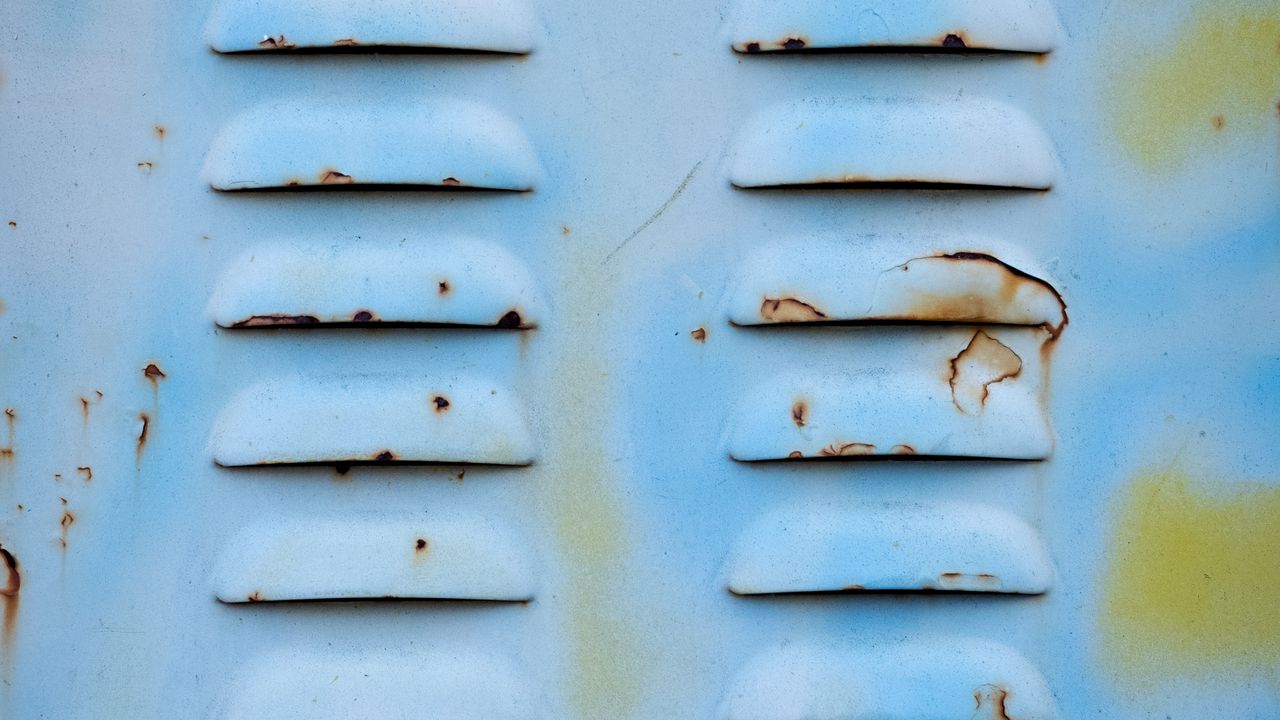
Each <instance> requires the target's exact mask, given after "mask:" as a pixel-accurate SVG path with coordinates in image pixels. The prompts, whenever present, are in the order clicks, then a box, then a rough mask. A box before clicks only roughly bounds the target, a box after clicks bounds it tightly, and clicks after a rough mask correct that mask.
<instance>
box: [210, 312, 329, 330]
mask: <svg viewBox="0 0 1280 720" xmlns="http://www.w3.org/2000/svg"><path fill="white" fill-rule="evenodd" d="M318 322H320V318H318V317H316V316H315V315H251V316H249V317H248V318H245V319H244V320H241V321H239V322H237V323H235V324H233V325H232V327H238V328H244V327H249V328H252V327H274V326H276V325H314V324H316V323H318Z"/></svg>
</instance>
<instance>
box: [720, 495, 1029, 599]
mask: <svg viewBox="0 0 1280 720" xmlns="http://www.w3.org/2000/svg"><path fill="white" fill-rule="evenodd" d="M726 573H727V576H728V579H727V583H728V587H729V590H730V591H731V592H733V593H735V594H737V595H769V594H775V593H821V592H852V593H859V592H877V591H892V590H896V591H906V592H913V591H941V592H983V593H1020V594H1027V595H1039V594H1041V593H1044V592H1045V591H1046V590H1048V589H1049V586H1050V584H1051V579H1052V577H1053V571H1052V569H1051V566H1050V563H1049V556H1048V553H1047V552H1045V549H1044V546H1043V544H1042V543H1041V542H1040V540H1039V538H1037V537H1036V533H1035V531H1033V530H1032V529H1031V528H1030V527H1028V526H1027V524H1026V523H1024V522H1022V521H1021V520H1019V519H1018V518H1016V517H1014V516H1012V515H1010V514H1009V513H1007V512H1003V511H1001V510H997V509H993V508H989V507H983V506H981V505H975V504H960V503H952V504H945V505H936V506H929V505H918V504H915V505H910V504H902V503H880V504H861V505H859V504H852V505H851V504H848V503H845V504H837V503H831V502H826V503H817V502H815V503H809V504H805V505H800V506H796V507H786V508H781V509H779V510H778V511H776V512H773V513H769V514H766V515H764V516H762V517H761V518H760V519H759V520H757V521H756V522H754V523H752V524H751V525H750V526H748V527H747V528H746V529H745V530H744V531H743V535H742V537H741V538H739V539H738V542H737V543H736V544H735V546H734V550H733V551H732V552H731V553H730V555H729V560H728V566H727V568H726Z"/></svg>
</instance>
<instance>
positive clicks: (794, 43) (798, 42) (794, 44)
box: [780, 37, 809, 50]
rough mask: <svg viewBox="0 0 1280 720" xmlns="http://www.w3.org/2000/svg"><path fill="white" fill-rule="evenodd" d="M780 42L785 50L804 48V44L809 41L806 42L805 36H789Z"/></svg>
mask: <svg viewBox="0 0 1280 720" xmlns="http://www.w3.org/2000/svg"><path fill="white" fill-rule="evenodd" d="M780 44H781V45H782V49H783V50H803V49H804V46H805V45H808V44H809V43H807V42H805V41H804V38H798V37H789V38H787V39H786V40H783V41H782V42H781V43H780Z"/></svg>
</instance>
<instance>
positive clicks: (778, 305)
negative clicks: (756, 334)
mask: <svg viewBox="0 0 1280 720" xmlns="http://www.w3.org/2000/svg"><path fill="white" fill-rule="evenodd" d="M760 317H761V318H762V319H764V320H767V321H769V322H817V321H820V320H825V319H827V314H826V313H824V312H822V311H821V310H819V309H818V308H816V307H814V306H813V305H811V304H809V303H807V302H804V301H803V300H797V299H796V298H792V297H784V298H769V297H767V298H765V299H764V301H763V302H761V303H760Z"/></svg>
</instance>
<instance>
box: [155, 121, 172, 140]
mask: <svg viewBox="0 0 1280 720" xmlns="http://www.w3.org/2000/svg"><path fill="white" fill-rule="evenodd" d="M152 131H153V132H155V134H156V139H157V140H159V141H160V142H164V136H165V133H167V132H169V131H168V130H167V129H166V128H165V126H163V125H156V126H155V127H154V128H152Z"/></svg>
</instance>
